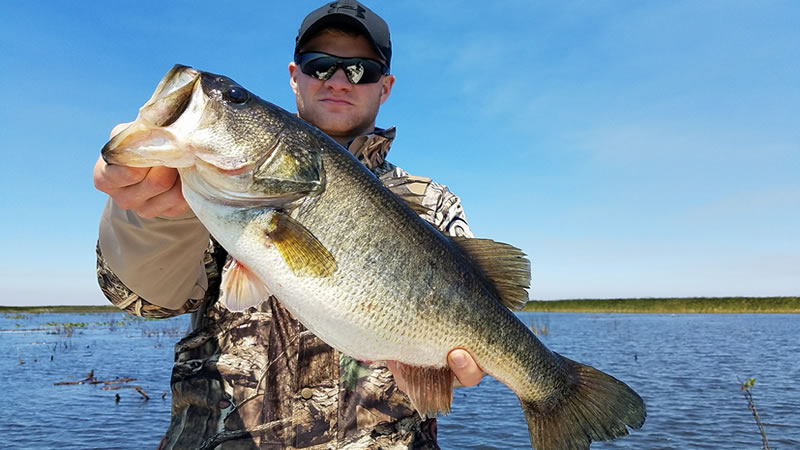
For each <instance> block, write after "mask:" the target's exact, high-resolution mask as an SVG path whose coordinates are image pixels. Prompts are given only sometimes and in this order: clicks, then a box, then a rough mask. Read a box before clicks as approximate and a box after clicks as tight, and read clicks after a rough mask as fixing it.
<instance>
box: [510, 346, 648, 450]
mask: <svg viewBox="0 0 800 450" xmlns="http://www.w3.org/2000/svg"><path fill="white" fill-rule="evenodd" d="M559 357H561V356H560V355H559ZM561 358H563V357H561ZM563 363H564V366H565V367H566V368H567V371H568V373H569V374H568V376H567V380H568V381H567V382H568V384H569V387H568V389H567V391H566V395H564V396H563V397H560V398H558V399H557V400H555V401H553V400H554V399H542V400H540V401H536V400H525V399H523V398H520V403H521V404H522V410H523V412H524V413H525V419H526V421H527V422H528V432H529V433H530V439H531V446H532V447H533V448H535V449H555V450H567V449H588V448H589V445H590V444H591V443H592V442H593V441H595V442H596V441H610V440H612V439H616V438H618V437H622V436H625V435H627V434H628V427H630V428H633V429H639V428H641V427H642V425H644V421H645V418H646V417H647V412H646V408H645V404H644V401H643V400H642V398H641V397H639V395H638V394H637V393H636V392H634V391H633V389H631V388H630V387H628V386H627V385H626V384H625V383H623V382H621V381H619V380H617V379H616V378H614V377H612V376H610V375H607V374H605V373H603V372H601V371H599V370H597V369H595V368H593V367H590V366H586V365H583V364H580V363H577V362H575V361H572V360H569V359H567V358H563Z"/></svg>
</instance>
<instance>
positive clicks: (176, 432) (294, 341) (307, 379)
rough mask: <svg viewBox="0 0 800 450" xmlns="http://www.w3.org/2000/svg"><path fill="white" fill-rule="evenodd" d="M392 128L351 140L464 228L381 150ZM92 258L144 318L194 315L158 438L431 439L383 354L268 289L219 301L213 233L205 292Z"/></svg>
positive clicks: (385, 177)
mask: <svg viewBox="0 0 800 450" xmlns="http://www.w3.org/2000/svg"><path fill="white" fill-rule="evenodd" d="M394 132H395V131H394V128H390V129H388V130H378V131H376V133H374V134H371V135H369V136H362V137H359V138H357V139H355V140H354V141H353V142H352V144H351V145H350V147H349V150H350V151H351V152H352V153H353V154H354V155H355V156H356V157H358V158H359V160H360V161H361V162H363V163H364V164H365V165H366V166H367V167H369V168H370V169H371V170H372V171H373V172H374V173H375V174H376V175H377V176H378V177H379V179H380V180H381V181H382V182H383V183H384V184H385V185H386V186H387V187H389V188H390V189H391V190H392V191H393V192H394V193H395V194H397V195H398V196H400V197H401V198H404V199H405V200H406V201H407V202H410V203H413V204H414V205H415V206H414V209H415V210H417V211H424V212H423V213H422V214H421V216H422V217H423V218H424V219H425V220H427V221H428V222H430V223H431V224H433V225H434V226H436V227H437V228H438V229H439V230H441V231H442V232H443V233H445V234H448V235H452V236H470V237H471V233H470V230H469V228H468V226H467V223H466V221H465V216H464V212H463V210H462V208H461V203H460V200H459V199H458V197H456V196H455V195H454V194H452V193H451V192H450V191H448V189H447V188H446V187H444V186H442V185H439V184H437V183H435V182H432V181H431V180H430V179H428V178H423V177H415V176H412V175H409V174H408V173H406V172H404V171H403V170H401V169H399V168H397V167H395V166H393V165H392V164H390V163H388V162H386V161H385V160H384V158H385V155H386V153H387V152H388V150H389V147H390V146H391V143H392V140H393V138H394ZM101 231H102V224H101ZM97 257H98V265H97V275H98V281H99V283H100V287H101V288H102V290H103V292H104V293H105V295H106V296H107V297H108V299H109V300H110V301H111V302H112V303H114V304H115V305H117V306H118V307H119V308H121V309H123V310H125V311H127V312H129V313H131V314H135V315H138V316H143V317H160V318H164V317H171V316H175V315H177V314H183V313H192V326H191V331H190V332H189V333H188V334H187V336H186V337H184V338H183V339H182V340H181V341H180V342H178V343H177V344H176V345H175V364H174V367H173V371H172V379H171V387H172V419H171V422H170V425H169V428H168V430H167V432H166V435H165V436H164V438H163V440H162V442H161V445H160V446H159V448H165V449H184V448H203V449H212V448H218V449H272V448H314V449H323V448H325V449H327V448H365V449H390V448H438V446H437V444H436V419H427V420H423V419H421V418H420V416H419V415H418V414H417V413H416V412H415V411H414V410H413V408H412V407H411V404H410V402H409V400H408V398H407V397H406V395H405V394H404V393H402V392H401V391H399V390H398V389H397V387H396V385H395V383H394V380H393V378H392V374H391V372H390V371H389V370H388V369H387V368H386V367H385V366H383V365H382V364H380V363H377V362H376V363H372V364H367V363H364V362H359V361H355V360H353V359H351V358H350V357H348V356H346V355H343V354H340V353H339V352H337V351H335V350H334V349H332V348H331V347H329V346H328V345H327V344H325V343H324V342H322V340H320V339H319V338H317V337H316V336H314V335H312V334H311V333H310V332H308V331H306V330H305V329H304V328H303V326H302V325H301V324H300V323H299V322H298V321H297V320H295V319H294V318H293V317H292V316H291V314H289V313H288V312H287V311H286V310H285V309H284V308H283V306H281V304H280V303H279V302H278V301H277V300H276V299H275V298H274V297H272V298H270V299H269V301H268V302H265V303H263V304H262V305H261V306H260V307H259V309H258V310H257V311H256V310H254V309H250V310H248V311H247V312H245V313H232V312H229V311H227V310H226V309H225V308H223V307H221V306H220V305H219V304H218V303H217V298H218V296H219V284H220V278H221V277H220V275H221V273H220V271H221V268H222V267H223V265H224V263H225V261H226V258H227V254H226V252H225V250H224V249H222V248H221V247H220V246H219V245H217V244H216V242H215V241H214V240H213V238H212V239H210V242H209V245H208V248H207V250H206V251H205V254H204V266H205V272H206V276H207V279H208V285H207V288H206V290H205V294H204V295H203V296H202V298H189V299H187V300H186V301H185V302H184V303H183V306H181V307H179V308H177V309H167V308H165V307H163V306H158V305H156V304H153V303H151V302H148V300H147V299H145V298H142V297H140V296H139V295H137V294H136V293H134V292H133V291H131V290H130V289H128V287H126V285H125V284H124V283H123V282H122V281H121V280H120V279H119V278H118V277H117V275H115V273H114V272H113V271H112V270H111V269H110V268H109V266H108V264H107V262H106V260H105V259H104V257H103V255H102V252H101V250H100V245H99V244H98V250H97Z"/></svg>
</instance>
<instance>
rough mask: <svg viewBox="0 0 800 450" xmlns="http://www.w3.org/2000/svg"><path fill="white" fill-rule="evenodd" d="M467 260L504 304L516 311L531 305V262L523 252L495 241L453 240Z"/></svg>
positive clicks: (464, 238)
mask: <svg viewBox="0 0 800 450" xmlns="http://www.w3.org/2000/svg"><path fill="white" fill-rule="evenodd" d="M451 239H452V240H453V242H455V243H456V245H458V246H459V247H460V248H461V250H463V251H464V253H466V254H467V256H468V257H469V258H470V259H472V261H473V262H474V263H475V264H476V265H477V266H478V268H479V269H480V270H481V272H482V273H483V275H484V276H486V278H487V279H488V280H489V281H490V282H491V283H492V284H493V285H494V287H495V289H497V293H498V295H499V297H500V302H501V303H502V304H503V305H505V306H506V307H507V308H508V309H510V310H512V311H519V310H521V309H522V308H523V307H524V306H525V304H526V303H527V302H528V291H527V290H526V289H527V288H529V287H530V285H531V262H530V261H529V260H528V258H526V257H525V253H523V252H522V250H520V249H518V248H516V247H514V246H512V245H508V244H504V243H502V242H495V241H493V240H491V239H476V238H466V237H452V238H451Z"/></svg>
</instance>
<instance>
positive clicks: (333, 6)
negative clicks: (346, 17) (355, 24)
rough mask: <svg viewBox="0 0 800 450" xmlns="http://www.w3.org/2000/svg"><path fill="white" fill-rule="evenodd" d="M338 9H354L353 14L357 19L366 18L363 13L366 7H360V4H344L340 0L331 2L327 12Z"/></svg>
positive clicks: (333, 11) (337, 10)
mask: <svg viewBox="0 0 800 450" xmlns="http://www.w3.org/2000/svg"><path fill="white" fill-rule="evenodd" d="M340 9H350V10H353V11H355V14H354V15H355V16H356V17H358V18H359V19H366V17H365V16H364V13H365V12H367V10H366V9H364V8H362V7H361V5H345V4H342V3H340V2H335V3H331V4H330V5H329V8H328V14H331V13H335V12H339V10H340Z"/></svg>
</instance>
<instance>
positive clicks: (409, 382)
mask: <svg viewBox="0 0 800 450" xmlns="http://www.w3.org/2000/svg"><path fill="white" fill-rule="evenodd" d="M394 363H395V364H396V368H397V370H398V371H399V372H400V377H401V378H402V386H400V385H398V387H400V389H401V390H402V391H403V392H405V393H406V394H408V398H409V399H411V403H412V404H413V405H414V409H416V410H417V412H418V413H419V415H420V416H422V417H436V415H437V414H439V413H441V414H447V413H449V412H450V404H451V403H452V402H453V372H452V371H451V370H450V368H449V367H447V366H445V367H420V366H412V365H408V364H404V363H401V362H400V361H394Z"/></svg>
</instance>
